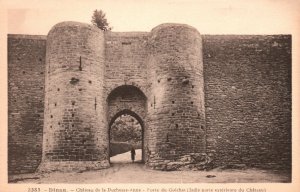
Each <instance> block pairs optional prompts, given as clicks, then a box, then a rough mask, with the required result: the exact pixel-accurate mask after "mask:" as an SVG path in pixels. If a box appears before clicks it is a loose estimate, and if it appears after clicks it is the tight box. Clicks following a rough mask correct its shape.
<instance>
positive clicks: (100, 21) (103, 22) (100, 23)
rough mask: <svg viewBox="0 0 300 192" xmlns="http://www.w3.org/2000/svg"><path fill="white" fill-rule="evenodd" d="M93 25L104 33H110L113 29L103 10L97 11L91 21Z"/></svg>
mask: <svg viewBox="0 0 300 192" xmlns="http://www.w3.org/2000/svg"><path fill="white" fill-rule="evenodd" d="M91 22H92V24H93V25H95V26H96V27H98V28H99V29H101V30H103V31H110V30H111V29H112V28H111V27H110V26H109V23H108V22H107V19H106V17H105V13H104V12H103V11H102V10H99V11H98V10H97V9H96V10H95V11H94V13H93V16H92V20H91Z"/></svg>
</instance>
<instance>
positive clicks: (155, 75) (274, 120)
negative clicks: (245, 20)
mask: <svg viewBox="0 0 300 192" xmlns="http://www.w3.org/2000/svg"><path fill="white" fill-rule="evenodd" d="M46 51H47V56H45V55H46ZM45 60H46V61H45ZM45 66H46V67H45ZM44 73H46V80H45V74H44ZM8 83H9V86H8V87H9V89H8V97H9V103H8V105H9V106H8V107H9V111H8V115H9V119H8V121H9V122H8V123H9V129H8V130H9V135H8V140H9V151H8V154H9V159H8V161H9V163H8V165H9V172H10V173H21V172H33V171H35V170H36V168H37V166H38V165H39V163H40V161H41V157H42V127H43V124H44V138H43V154H44V155H43V157H42V158H43V163H42V164H41V166H40V170H55V169H59V170H79V169H90V168H92V169H94V168H103V167H107V166H109V164H108V160H109V155H108V151H109V150H108V147H109V138H108V134H109V123H110V122H111V121H112V120H113V119H114V118H116V117H118V115H120V114H123V113H128V114H130V115H133V116H134V117H136V118H137V119H138V120H139V121H140V122H142V124H143V128H144V133H143V134H144V135H143V138H144V140H143V142H144V143H143V146H144V150H143V152H144V160H145V163H146V164H147V165H149V166H151V167H153V168H155V169H163V170H173V169H178V168H180V167H181V168H182V167H183V168H201V169H202V168H205V167H204V166H203V164H201V163H207V162H208V161H209V162H210V160H212V163H213V165H214V166H223V165H230V164H245V165H246V166H255V167H263V168H273V169H275V168H284V169H290V167H291V37H290V36H288V35H287V36H286V35H278V36H276V35H275V36H273V35H272V36H252V35H249V36H238V35H232V36H228V35H202V36H200V34H199V32H198V31H197V30H195V29H194V28H192V27H189V26H187V25H177V24H163V25H160V26H158V27H156V28H154V29H153V30H152V31H151V32H149V33H145V32H137V33H132V32H130V33H115V32H105V33H103V32H101V31H100V30H98V29H96V28H94V27H91V26H90V25H87V24H82V23H77V22H63V23H60V24H57V25H56V26H54V27H53V28H52V29H51V31H50V32H49V34H48V37H47V48H46V37H45V36H28V35H9V37H8ZM44 86H45V91H46V93H47V94H46V96H45V95H44ZM133 93H134V94H133ZM122 95H123V96H124V98H125V99H124V98H122ZM44 96H45V97H44ZM44 98H45V105H44ZM126 98H127V99H126ZM119 104H120V105H119ZM44 109H45V113H44ZM44 114H45V118H44ZM207 155H208V156H207ZM199 162H200V165H199ZM197 163H198V164H197Z"/></svg>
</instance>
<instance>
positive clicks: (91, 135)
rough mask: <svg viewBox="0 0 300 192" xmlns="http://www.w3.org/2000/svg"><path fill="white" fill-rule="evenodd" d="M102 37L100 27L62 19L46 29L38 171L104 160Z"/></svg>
mask: <svg viewBox="0 0 300 192" xmlns="http://www.w3.org/2000/svg"><path fill="white" fill-rule="evenodd" d="M104 43H105V42H104V34H103V33H102V31H101V30H99V29H98V28H96V27H93V26H90V25H88V24H82V23H78V22H63V23H59V24H57V25H55V26H54V27H53V28H52V29H51V30H50V32H49V34H48V37H47V55H46V99H45V123H44V137H43V159H42V163H41V165H40V167H39V170H40V171H50V170H66V171H70V170H74V169H75V170H86V169H97V168H99V167H101V168H102V167H107V166H108V165H109V163H108V158H109V156H108V153H109V149H108V142H109V140H108V129H107V127H108V125H107V119H106V107H105V96H104V94H103V89H104V73H105V63H104V61H105V58H104ZM83 162H85V163H83Z"/></svg>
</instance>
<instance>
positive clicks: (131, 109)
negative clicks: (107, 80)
mask: <svg viewBox="0 0 300 192" xmlns="http://www.w3.org/2000/svg"><path fill="white" fill-rule="evenodd" d="M146 103H147V98H146V96H145V94H144V93H143V92H142V91H141V90H140V89H139V88H137V87H135V86H133V85H122V86H119V87H117V88H115V89H114V90H112V91H111V93H110V94H109V95H108V97H107V111H108V114H107V115H108V116H107V118H108V121H107V122H108V129H109V130H108V134H109V138H110V139H109V146H108V148H109V152H110V155H109V156H111V155H112V153H116V152H115V151H113V150H112V143H111V141H112V131H111V130H112V129H111V128H112V126H113V124H114V122H115V121H116V120H117V119H118V118H120V117H122V116H126V115H129V116H131V117H132V118H134V119H135V121H136V122H138V124H139V125H140V127H141V151H142V152H141V153H142V155H141V156H142V157H141V160H142V162H144V160H145V153H144V151H145V150H144V149H145V136H144V133H145V129H146V128H147V123H146V113H147V110H146ZM122 139H123V138H121V140H122ZM125 141H126V139H125ZM132 145H133V144H132V143H130V142H127V144H126V143H119V146H120V147H118V146H117V145H114V147H115V148H118V149H117V150H118V151H119V152H123V151H126V150H130V149H131V146H132ZM115 148H114V150H115ZM113 155H114V154H113Z"/></svg>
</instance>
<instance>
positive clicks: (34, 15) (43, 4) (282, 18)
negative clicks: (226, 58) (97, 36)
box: [0, 0, 300, 35]
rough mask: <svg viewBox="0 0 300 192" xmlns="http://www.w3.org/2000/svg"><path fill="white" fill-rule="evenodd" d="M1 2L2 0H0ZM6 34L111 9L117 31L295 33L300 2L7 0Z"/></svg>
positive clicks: (36, 30) (43, 31)
mask: <svg viewBox="0 0 300 192" xmlns="http://www.w3.org/2000/svg"><path fill="white" fill-rule="evenodd" d="M0 1H1V0H0ZM2 3H3V4H4V7H5V11H6V18H7V32H8V33H10V34H32V35H47V33H48V32H49V30H50V29H51V27H52V26H54V25H55V24H57V23H59V22H62V21H79V22H84V23H91V22H90V20H91V16H92V13H93V11H94V10H95V9H98V10H99V9H102V10H103V11H104V12H105V13H106V18H107V19H108V21H109V23H110V25H111V26H112V27H113V31H124V32H126V31H151V29H152V28H154V27H155V26H157V25H159V24H161V23H185V24H188V25H191V26H193V27H195V28H196V29H198V31H199V32H200V33H202V34H291V33H292V30H294V29H295V26H299V23H300V19H299V14H298V7H300V3H299V1H298V0H285V1H283V0H252V1H246V0H209V1H208V0H206V1H204V0H113V1H112V0H85V1H83V0H76V1H75V0H47V1H46V0H43V1H42V0H27V1H24V0H23V1H22V0H6V1H3V2H2Z"/></svg>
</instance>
